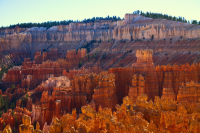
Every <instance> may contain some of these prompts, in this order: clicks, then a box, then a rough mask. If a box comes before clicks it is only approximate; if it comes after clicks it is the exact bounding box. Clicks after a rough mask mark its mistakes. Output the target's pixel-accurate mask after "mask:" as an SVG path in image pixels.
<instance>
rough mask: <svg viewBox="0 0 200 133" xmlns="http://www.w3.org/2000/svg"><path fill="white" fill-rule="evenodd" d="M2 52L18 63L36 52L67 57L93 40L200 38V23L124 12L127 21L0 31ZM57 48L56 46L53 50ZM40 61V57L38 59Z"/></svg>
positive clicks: (0, 49)
mask: <svg viewBox="0 0 200 133" xmlns="http://www.w3.org/2000/svg"><path fill="white" fill-rule="evenodd" d="M0 33H1V36H0V52H1V53H6V54H8V55H10V56H11V58H12V59H13V60H15V61H16V62H20V61H22V60H23V59H24V58H25V57H31V58H32V59H33V57H34V55H35V54H36V52H39V51H43V52H44V53H45V52H46V51H49V50H50V49H52V50H51V53H49V54H48V55H49V57H48V58H47V59H52V60H55V59H56V58H61V57H62V58H64V57H65V55H66V53H67V50H70V49H79V48H81V47H82V46H84V45H86V42H90V41H92V40H97V41H102V42H106V41H108V40H111V39H115V40H119V41H120V40H122V39H124V40H138V39H139V40H151V39H154V40H163V39H166V40H168V39H171V38H173V39H175V40H179V39H188V38H189V39H193V38H199V36H200V26H198V25H192V24H187V23H180V22H174V21H170V20H164V19H151V18H146V17H143V16H140V15H134V14H125V17H124V20H120V21H115V22H112V21H110V20H97V21H95V22H94V23H81V22H80V23H70V24H69V25H58V26H53V27H50V28H49V29H47V28H45V27H32V28H19V27H17V26H16V27H15V28H13V29H2V30H0ZM54 48H56V49H54ZM37 62H41V60H37Z"/></svg>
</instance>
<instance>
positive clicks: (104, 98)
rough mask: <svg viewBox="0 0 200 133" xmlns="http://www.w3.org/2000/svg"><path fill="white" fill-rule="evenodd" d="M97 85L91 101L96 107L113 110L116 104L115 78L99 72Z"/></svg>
mask: <svg viewBox="0 0 200 133" xmlns="http://www.w3.org/2000/svg"><path fill="white" fill-rule="evenodd" d="M98 79H99V84H98V86H97V87H96V88H95V89H94V94H93V100H94V102H95V104H96V106H97V107H98V106H102V107H103V108H104V107H109V108H111V109H114V108H115V105H116V104H117V94H116V88H115V76H114V74H108V73H107V72H101V73H100V74H99V77H98Z"/></svg>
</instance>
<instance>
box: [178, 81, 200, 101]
mask: <svg viewBox="0 0 200 133" xmlns="http://www.w3.org/2000/svg"><path fill="white" fill-rule="evenodd" d="M199 91H200V84H198V83H194V81H191V82H188V83H186V84H185V85H184V86H182V87H179V91H178V95H177V101H178V102H184V101H187V102H194V103H197V102H199V99H200V93H199Z"/></svg>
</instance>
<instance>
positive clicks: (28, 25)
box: [1, 16, 121, 29]
mask: <svg viewBox="0 0 200 133" xmlns="http://www.w3.org/2000/svg"><path fill="white" fill-rule="evenodd" d="M98 20H111V21H112V22H114V21H118V20H121V18H120V17H116V16H113V17H110V16H107V17H105V18H103V17H93V18H89V19H86V18H85V19H84V20H82V21H79V20H77V21H74V20H63V21H47V22H42V23H31V22H30V23H18V24H14V25H10V26H8V27H3V26H2V27H1V28H10V29H11V28H15V27H16V26H18V27H20V28H31V27H47V28H50V27H52V26H57V25H69V24H70V23H72V22H74V23H76V22H82V23H89V22H93V23H94V22H95V21H98Z"/></svg>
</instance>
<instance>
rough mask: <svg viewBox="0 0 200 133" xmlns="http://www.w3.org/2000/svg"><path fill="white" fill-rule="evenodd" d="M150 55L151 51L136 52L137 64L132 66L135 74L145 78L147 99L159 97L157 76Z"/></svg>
mask: <svg viewBox="0 0 200 133" xmlns="http://www.w3.org/2000/svg"><path fill="white" fill-rule="evenodd" d="M152 54H153V51H152V50H137V52H136V57H137V62H136V63H134V64H132V67H133V68H135V71H136V73H140V74H142V75H144V76H145V94H147V95H148V97H149V99H153V98H154V97H155V96H158V95H159V88H158V87H159V86H158V76H157V73H156V71H155V66H154V63H153V60H152Z"/></svg>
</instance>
